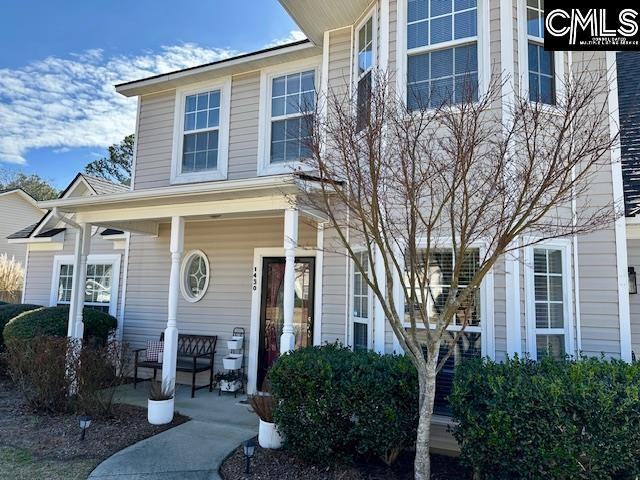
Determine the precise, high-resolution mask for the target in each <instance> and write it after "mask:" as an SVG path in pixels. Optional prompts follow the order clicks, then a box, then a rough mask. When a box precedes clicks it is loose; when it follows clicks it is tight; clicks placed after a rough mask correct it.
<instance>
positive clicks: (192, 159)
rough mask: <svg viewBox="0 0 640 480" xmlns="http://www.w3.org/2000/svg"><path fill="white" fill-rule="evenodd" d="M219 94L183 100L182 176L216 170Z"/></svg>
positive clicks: (215, 92)
mask: <svg viewBox="0 0 640 480" xmlns="http://www.w3.org/2000/svg"><path fill="white" fill-rule="evenodd" d="M219 130H220V90H213V91H211V92H204V93H199V94H197V95H189V96H187V97H186V98H185V109H184V142H183V144H182V172H183V173H186V172H206V171H209V170H216V169H217V168H218V140H219Z"/></svg>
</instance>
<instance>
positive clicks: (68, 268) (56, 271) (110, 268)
mask: <svg viewBox="0 0 640 480" xmlns="http://www.w3.org/2000/svg"><path fill="white" fill-rule="evenodd" d="M73 271H74V257H73V256H72V255H56V256H55V257H54V260H53V274H52V278H51V294H50V299H49V304H50V305H51V306H55V305H69V304H70V303H71V291H72V284H73ZM119 281H120V255H89V256H88V258H87V279H86V286H85V296H84V305H85V306H86V307H91V308H95V309H96V310H101V311H103V312H107V313H109V314H110V315H113V316H115V315H116V313H117V302H118V283H119Z"/></svg>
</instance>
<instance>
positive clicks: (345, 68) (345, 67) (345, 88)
mask: <svg viewBox="0 0 640 480" xmlns="http://www.w3.org/2000/svg"><path fill="white" fill-rule="evenodd" d="M351 33H352V28H351V27H347V28H342V29H340V30H334V31H333V32H330V33H329V82H328V83H329V98H331V96H332V95H346V94H348V93H349V91H350V78H351V77H350V75H351V63H352V62H351V59H352V56H351V49H352V45H351V41H352V38H351V37H352V35H351Z"/></svg>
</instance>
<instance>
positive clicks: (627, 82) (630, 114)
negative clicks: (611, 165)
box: [617, 52, 640, 217]
mask: <svg viewBox="0 0 640 480" xmlns="http://www.w3.org/2000/svg"><path fill="white" fill-rule="evenodd" d="M617 67H618V106H619V114H620V151H621V155H622V183H623V186H624V210H625V215H626V216H628V217H629V216H634V215H636V214H637V213H638V210H639V208H640V83H639V82H638V78H640V52H619V53H618V54H617Z"/></svg>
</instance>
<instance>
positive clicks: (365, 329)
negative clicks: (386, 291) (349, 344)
mask: <svg viewBox="0 0 640 480" xmlns="http://www.w3.org/2000/svg"><path fill="white" fill-rule="evenodd" d="M356 256H357V259H358V262H359V263H360V264H361V265H362V267H363V269H364V273H365V275H368V274H369V272H370V269H369V256H368V254H367V252H359V253H357V254H356ZM351 279H352V283H351V285H352V287H351V312H352V315H351V320H352V338H353V349H354V350H355V351H360V350H368V349H369V348H370V341H369V340H370V324H371V321H370V319H371V310H372V308H371V295H370V292H369V284H368V283H367V281H366V278H365V276H364V275H363V274H362V272H361V271H360V270H359V269H358V268H357V266H356V264H355V262H352V276H351Z"/></svg>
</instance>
